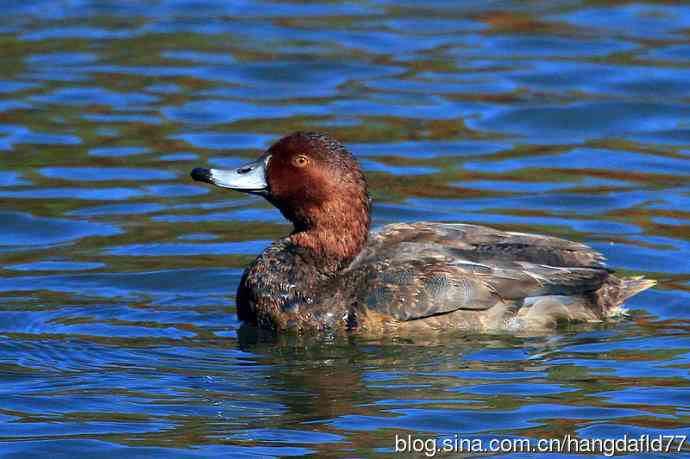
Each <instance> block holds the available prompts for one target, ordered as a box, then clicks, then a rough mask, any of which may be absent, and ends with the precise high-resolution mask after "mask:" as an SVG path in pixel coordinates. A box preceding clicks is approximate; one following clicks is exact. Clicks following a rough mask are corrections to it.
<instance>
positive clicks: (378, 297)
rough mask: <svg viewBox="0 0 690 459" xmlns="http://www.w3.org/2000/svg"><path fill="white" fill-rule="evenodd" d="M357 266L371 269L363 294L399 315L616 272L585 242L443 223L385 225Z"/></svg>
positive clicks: (567, 286)
mask: <svg viewBox="0 0 690 459" xmlns="http://www.w3.org/2000/svg"><path fill="white" fill-rule="evenodd" d="M542 260H544V261H542ZM350 270H356V271H358V272H360V273H362V272H365V273H366V281H365V282H364V284H365V285H366V288H365V289H363V290H362V293H361V296H360V298H359V302H360V303H361V304H363V305H366V307H368V308H369V309H371V310H374V311H377V312H379V313H383V314H387V315H390V316H393V317H395V318H396V319H398V320H414V319H421V318H425V317H429V316H433V315H439V314H445V313H449V312H453V311H455V310H458V309H465V310H485V309H489V308H491V307H492V306H494V305H495V304H497V303H499V302H503V301H506V300H509V301H515V300H521V299H524V298H527V297H533V296H541V295H569V294H582V293H585V292H591V291H594V290H596V289H598V288H599V287H600V286H601V285H602V284H603V283H604V281H605V280H606V279H607V277H608V276H609V273H608V271H607V270H606V269H605V268H604V265H603V257H602V256H601V255H600V254H599V253H597V252H595V251H594V250H592V249H591V248H589V247H587V246H585V245H583V244H579V243H575V242H570V241H566V240H563V239H558V238H553V237H547V236H540V235H531V234H522V233H508V232H502V231H498V230H494V229H492V228H486V227H482V226H475V225H460V224H435V223H428V224H420V223H416V224H412V225H408V224H397V225H389V226H387V227H384V228H383V230H382V231H381V232H379V233H377V234H375V235H372V238H371V240H370V243H369V246H368V248H367V250H365V251H364V252H363V253H362V255H361V256H360V257H359V258H358V259H357V260H355V261H354V262H353V264H352V266H351V267H350Z"/></svg>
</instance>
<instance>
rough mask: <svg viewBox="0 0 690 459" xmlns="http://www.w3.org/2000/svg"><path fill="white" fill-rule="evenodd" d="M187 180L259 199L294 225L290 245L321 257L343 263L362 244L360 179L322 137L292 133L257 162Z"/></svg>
mask: <svg viewBox="0 0 690 459" xmlns="http://www.w3.org/2000/svg"><path fill="white" fill-rule="evenodd" d="M192 177H193V178H194V179H195V180H200V181H203V182H208V183H213V184H214V185H217V186H220V187H224V188H230V189H234V190H237V191H243V192H245V193H253V194H259V195H261V196H264V197H265V198H266V199H267V200H268V201H269V202H270V203H272V204H273V205H274V206H276V207H277V208H278V209H279V210H280V211H281V212H282V214H283V215H284V216H285V218H287V219H288V220H290V221H291V222H292V223H293V224H294V226H295V230H294V232H293V234H292V235H291V236H290V238H291V240H292V241H293V242H294V243H295V244H297V245H299V246H302V247H306V248H309V249H312V250H314V251H315V252H317V253H318V254H319V255H321V256H324V257H328V258H335V259H337V260H342V261H347V260H350V259H352V258H353V257H354V256H356V255H357V254H358V253H359V251H360V250H361V249H362V247H363V246H364V244H365V243H366V239H367V234H368V233H369V207H370V204H369V195H368V193H367V183H366V180H365V178H364V174H363V173H362V170H361V169H360V168H359V165H358V164H357V161H356V160H355V159H354V157H353V156H352V155H351V154H350V152H348V151H347V149H345V147H344V146H343V145H342V144H341V143H340V142H338V141H337V140H334V139H332V138H330V137H328V136H327V135H324V134H316V133H311V132H296V133H294V134H291V135H289V136H287V137H283V138H282V139H280V140H279V141H278V142H276V143H275V144H273V145H272V146H271V147H270V148H269V149H268V150H266V152H265V153H264V154H263V155H262V156H261V157H259V158H258V159H257V160H256V161H253V162H251V163H249V164H246V165H244V166H241V167H239V168H237V169H233V170H218V169H201V168H197V169H194V170H193V171H192Z"/></svg>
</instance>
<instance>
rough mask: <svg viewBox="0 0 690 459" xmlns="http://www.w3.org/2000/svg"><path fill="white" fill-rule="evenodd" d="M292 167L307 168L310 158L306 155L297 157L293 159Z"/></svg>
mask: <svg viewBox="0 0 690 459" xmlns="http://www.w3.org/2000/svg"><path fill="white" fill-rule="evenodd" d="M292 165H293V166H295V167H299V168H302V167H306V166H307V165H309V158H307V157H306V156H304V155H297V156H295V157H294V158H293V159H292Z"/></svg>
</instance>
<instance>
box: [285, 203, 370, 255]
mask: <svg viewBox="0 0 690 459" xmlns="http://www.w3.org/2000/svg"><path fill="white" fill-rule="evenodd" d="M357 201H358V202H357ZM306 217H307V218H304V219H300V221H295V222H294V224H295V229H294V231H293V233H292V234H291V235H290V240H291V241H292V243H293V244H295V245H297V246H300V247H304V248H307V249H310V250H311V251H313V252H314V253H316V254H317V255H318V256H319V257H322V258H323V259H324V261H326V262H335V264H336V266H338V268H342V267H344V265H345V264H347V263H349V262H350V261H352V259H353V258H355V257H356V256H357V255H358V254H359V253H360V252H361V251H362V249H363V248H364V246H365V245H366V243H367V238H368V236H369V225H370V217H369V198H368V196H364V197H363V199H361V200H359V199H358V200H355V202H348V203H337V204H336V205H333V203H331V204H330V205H329V203H326V204H324V205H322V206H319V208H318V209H313V211H311V212H307V213H306Z"/></svg>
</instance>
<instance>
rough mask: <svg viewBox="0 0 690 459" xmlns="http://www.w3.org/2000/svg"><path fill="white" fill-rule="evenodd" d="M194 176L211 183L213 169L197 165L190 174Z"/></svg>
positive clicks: (200, 180) (197, 179)
mask: <svg viewBox="0 0 690 459" xmlns="http://www.w3.org/2000/svg"><path fill="white" fill-rule="evenodd" d="M190 175H191V176H192V178H193V179H194V180H196V181H199V182H206V183H211V171H210V170H209V169H204V168H203V167H195V168H194V169H192V173H191V174H190Z"/></svg>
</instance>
